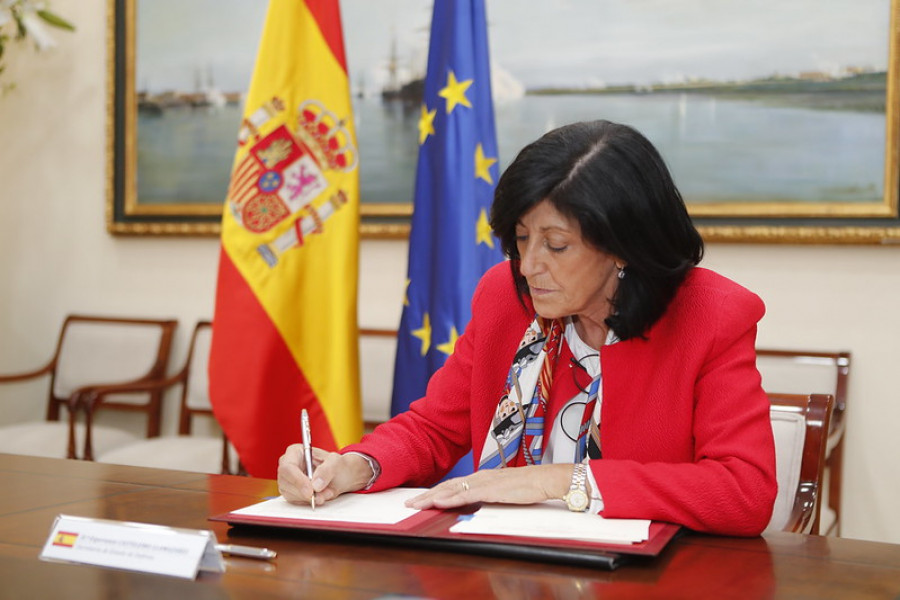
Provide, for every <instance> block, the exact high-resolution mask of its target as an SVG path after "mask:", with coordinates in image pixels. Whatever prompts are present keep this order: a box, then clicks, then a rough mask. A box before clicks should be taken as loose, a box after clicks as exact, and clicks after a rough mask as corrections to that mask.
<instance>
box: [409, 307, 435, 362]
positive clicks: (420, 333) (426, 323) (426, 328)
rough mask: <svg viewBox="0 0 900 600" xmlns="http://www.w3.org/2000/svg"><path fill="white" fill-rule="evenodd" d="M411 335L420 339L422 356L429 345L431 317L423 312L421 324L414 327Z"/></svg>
mask: <svg viewBox="0 0 900 600" xmlns="http://www.w3.org/2000/svg"><path fill="white" fill-rule="evenodd" d="M412 335H413V337H416V338H419V339H420V340H422V356H425V354H427V353H428V348H429V347H430V346H431V317H429V316H428V313H425V318H424V319H422V326H421V327H420V328H418V329H414V330H413V331H412Z"/></svg>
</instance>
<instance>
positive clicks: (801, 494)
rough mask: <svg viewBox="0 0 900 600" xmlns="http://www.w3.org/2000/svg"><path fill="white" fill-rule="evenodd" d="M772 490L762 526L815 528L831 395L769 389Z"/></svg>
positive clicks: (798, 529)
mask: <svg viewBox="0 0 900 600" xmlns="http://www.w3.org/2000/svg"><path fill="white" fill-rule="evenodd" d="M769 401H770V402H771V409H770V411H769V415H770V417H771V420H772V432H773V434H774V435H775V454H776V468H777V479H778V496H777V497H776V499H775V508H774V510H773V512H772V519H771V520H770V522H769V525H768V527H767V528H766V531H791V532H795V533H811V534H814V535H818V534H819V530H820V526H819V520H820V515H821V507H822V502H821V492H822V480H823V472H824V469H825V446H826V438H827V435H826V432H827V431H828V430H829V426H830V424H831V414H832V411H833V409H834V397H833V396H830V395H825V394H809V395H803V394H769Z"/></svg>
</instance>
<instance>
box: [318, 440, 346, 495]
mask: <svg viewBox="0 0 900 600" xmlns="http://www.w3.org/2000/svg"><path fill="white" fill-rule="evenodd" d="M313 450H314V454H313V464H315V465H316V468H315V471H313V476H312V484H311V485H312V489H313V490H315V492H316V493H317V494H323V496H322V498H323V499H324V500H329V499H331V498H334V497H335V496H337V495H339V494H341V493H342V492H344V491H346V490H343V489H340V487H339V483H340V482H339V477H338V476H339V474H340V459H341V455H340V454H338V453H336V452H328V451H326V450H320V449H318V448H315V449H313ZM329 488H333V489H329ZM326 491H327V492H329V493H327V494H325V492H326Z"/></svg>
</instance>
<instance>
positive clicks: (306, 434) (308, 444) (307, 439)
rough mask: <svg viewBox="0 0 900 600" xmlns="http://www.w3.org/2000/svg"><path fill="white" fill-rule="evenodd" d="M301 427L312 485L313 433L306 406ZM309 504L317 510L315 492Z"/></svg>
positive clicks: (301, 416) (301, 414)
mask: <svg viewBox="0 0 900 600" xmlns="http://www.w3.org/2000/svg"><path fill="white" fill-rule="evenodd" d="M300 429H301V431H302V434H303V459H304V460H305V461H306V476H307V477H309V484H310V485H312V476H313V467H312V434H311V433H310V430H309V413H307V412H306V409H305V408H304V409H303V410H302V411H300ZM309 505H310V506H311V507H312V509H313V510H316V493H315V492H313V493H312V496H310V497H309Z"/></svg>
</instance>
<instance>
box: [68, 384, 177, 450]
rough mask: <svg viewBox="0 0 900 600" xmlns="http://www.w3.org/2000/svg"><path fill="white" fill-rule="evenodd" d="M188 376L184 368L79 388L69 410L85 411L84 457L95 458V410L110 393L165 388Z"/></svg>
mask: <svg viewBox="0 0 900 600" xmlns="http://www.w3.org/2000/svg"><path fill="white" fill-rule="evenodd" d="M186 376H187V370H185V369H182V370H181V371H179V372H178V373H176V374H175V375H171V376H169V377H165V378H162V379H157V378H147V377H144V378H141V379H135V380H134V381H126V382H123V383H111V384H107V385H88V386H84V387H81V388H79V389H77V390H76V391H75V392H74V393H73V394H72V395H71V396H70V398H69V408H70V410H69V412H70V414H72V413H74V412H75V410H76V409H78V408H80V409H81V410H83V411H84V423H85V431H84V450H83V452H82V456H81V457H82V459H84V460H94V446H93V440H92V432H91V430H92V425H93V421H94V411H95V410H96V409H97V408H98V406H99V405H100V404H102V403H103V399H104V398H106V397H107V396H109V395H110V394H127V393H132V392H155V391H160V390H164V389H166V388H168V387H171V386H173V385H176V384H179V383H181V384H183V383H184V381H185V379H186Z"/></svg>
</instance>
